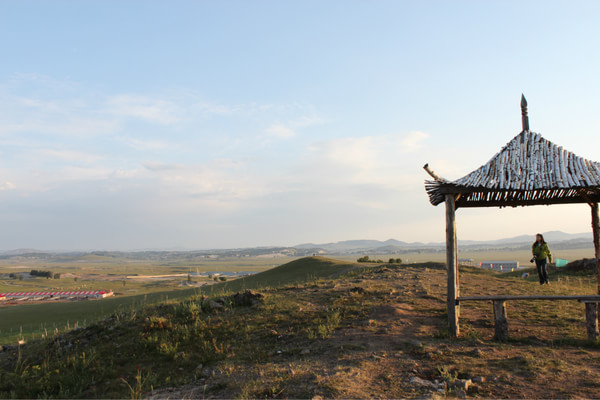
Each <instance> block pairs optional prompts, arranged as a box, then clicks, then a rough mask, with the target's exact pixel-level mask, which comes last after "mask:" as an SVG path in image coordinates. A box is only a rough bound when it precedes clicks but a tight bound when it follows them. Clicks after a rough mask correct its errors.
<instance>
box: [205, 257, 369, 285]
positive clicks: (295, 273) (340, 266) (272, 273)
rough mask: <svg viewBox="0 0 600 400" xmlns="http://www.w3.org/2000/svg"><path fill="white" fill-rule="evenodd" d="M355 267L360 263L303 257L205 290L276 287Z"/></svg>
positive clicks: (338, 273) (331, 275)
mask: <svg viewBox="0 0 600 400" xmlns="http://www.w3.org/2000/svg"><path fill="white" fill-rule="evenodd" d="M356 268H361V265H360V264H356V263H352V262H347V261H339V260H334V259H331V258H325V257H305V258H300V259H298V260H295V261H292V262H289V263H287V264H283V265H280V266H279V267H275V268H273V269H270V270H267V271H264V272H261V273H258V274H255V275H250V276H247V277H244V278H241V279H236V280H234V281H231V282H225V283H220V284H217V285H213V286H211V287H210V288H208V289H207V291H208V293H214V292H218V291H240V290H244V289H259V288H266V287H276V286H281V285H286V284H292V283H297V282H308V281H312V280H316V279H323V278H333V277H336V276H339V275H340V274H343V273H345V272H349V271H351V270H353V269H356Z"/></svg>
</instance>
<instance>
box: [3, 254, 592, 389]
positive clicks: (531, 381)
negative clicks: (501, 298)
mask: <svg viewBox="0 0 600 400" xmlns="http://www.w3.org/2000/svg"><path fill="white" fill-rule="evenodd" d="M461 273H462V274H461V279H462V282H463V284H464V287H465V289H467V288H469V290H473V291H487V290H489V289H490V288H494V289H497V290H500V291H502V292H505V293H515V292H519V293H520V292H522V291H533V290H538V289H540V288H539V287H538V286H536V285H534V282H533V283H532V282H528V281H525V280H522V279H520V278H517V277H508V276H503V275H501V274H498V273H491V272H487V271H484V272H482V271H481V270H478V269H476V268H463V269H461ZM261 275H262V276H261ZM261 275H255V276H252V277H248V278H246V279H245V280H239V281H237V282H234V281H232V282H225V283H222V284H219V285H214V286H213V287H211V288H207V290H208V289H210V290H211V293H210V296H209V299H210V300H212V301H219V298H220V297H224V301H223V304H224V307H223V309H221V310H220V311H214V310H211V308H210V302H209V301H208V300H205V299H204V298H203V296H202V295H203V294H205V293H208V292H204V293H201V292H200V291H198V293H197V294H193V293H191V291H190V292H189V293H188V294H187V297H183V298H180V299H177V300H175V299H174V298H172V297H171V296H169V300H168V301H167V300H166V298H162V299H161V298H157V299H155V300H157V303H156V304H155V305H152V306H150V305H149V303H151V300H150V299H149V298H147V300H146V303H143V302H139V303H136V304H135V305H131V304H130V305H129V306H127V305H122V306H121V308H120V309H119V310H118V311H116V312H113V313H112V315H110V317H108V318H107V319H105V320H102V321H99V322H97V323H93V324H89V326H87V327H86V328H84V329H77V330H74V331H71V332H67V333H61V334H58V335H55V334H54V333H52V332H49V335H48V337H46V338H45V339H43V340H36V341H31V342H29V343H28V344H27V345H26V346H24V347H22V348H20V349H19V351H17V350H16V349H12V350H10V351H6V352H3V353H2V356H0V371H2V373H0V398H36V397H41V398H142V397H143V396H147V395H148V394H149V391H150V390H151V388H162V387H177V386H181V385H184V384H192V385H193V387H194V388H196V390H197V391H196V392H195V393H194V394H193V395H192V394H190V393H183V392H173V393H170V394H166V393H164V392H163V393H162V395H163V396H164V397H167V396H168V397H170V398H199V397H212V398H266V397H268V398H314V397H316V396H321V397H324V398H375V397H377V398H423V397H426V396H427V395H428V394H431V393H430V392H424V391H423V388H420V387H418V386H415V385H413V384H412V383H411V378H412V377H413V376H415V375H417V376H419V377H422V378H426V379H427V380H430V381H433V380H434V379H439V380H442V381H444V382H446V383H447V384H448V385H451V384H452V383H453V382H455V381H457V380H459V379H468V378H472V377H475V376H483V377H485V378H486V381H485V382H484V383H483V384H476V385H474V387H473V388H471V389H469V391H468V393H467V394H468V395H469V396H474V397H481V398H519V397H521V398H532V397H540V398H542V397H543V398H550V397H553V394H556V393H559V394H560V396H559V397H565V394H569V393H571V394H572V396H573V397H581V398H589V397H594V396H595V395H596V393H597V383H598V382H600V371H598V369H597V368H594V367H593V365H595V364H593V363H594V362H597V360H599V359H600V356H599V354H600V353H599V351H600V350H597V349H596V348H595V347H594V345H590V344H588V343H587V342H586V341H585V339H583V338H584V337H585V330H584V326H583V322H582V316H583V314H582V310H581V305H580V304H577V303H575V302H573V304H571V303H567V302H563V303H564V305H558V304H554V303H551V302H549V303H544V302H538V303H535V304H533V303H531V304H530V303H527V302H521V303H519V305H518V308H517V305H516V304H512V303H511V307H510V309H509V319H510V326H511V338H512V340H511V341H509V342H507V343H497V342H494V341H493V340H492V339H491V335H492V334H493V325H492V324H491V323H490V319H491V318H493V317H492V311H491V309H490V305H489V304H479V303H477V304H475V303H472V305H470V306H468V307H467V306H465V307H462V308H461V324H462V325H461V327H462V328H463V336H462V337H461V338H459V339H458V340H454V339H449V338H448V334H447V331H446V330H445V329H444V327H445V326H446V314H445V298H444V293H445V285H444V283H445V278H446V274H445V270H444V266H443V264H436V263H423V264H414V265H413V264H411V265H380V266H377V265H368V266H367V265H360V264H355V263H351V262H339V261H335V260H330V259H325V258H321V257H311V258H306V259H300V260H297V261H295V262H291V263H288V264H285V265H282V266H281V267H278V268H275V269H273V270H269V271H265V272H264V273H262V274H261ZM257 277H258V278H257ZM259 278H262V279H259ZM564 285H565V287H564V288H560V290H564V291H565V292H568V291H578V290H579V287H578V286H577V285H578V282H577V281H573V280H571V281H570V282H569V283H568V284H567V283H566V282H565V283H564ZM572 285H575V286H572ZM250 287H254V288H262V289H260V292H261V293H262V294H264V300H263V303H262V304H261V305H258V306H251V307H247V306H235V305H234V304H233V302H232V300H231V298H230V297H228V296H229V295H230V294H231V293H233V292H236V291H240V290H242V289H245V288H250ZM541 289H542V290H547V289H551V290H559V288H556V289H555V286H551V287H550V288H547V287H543V288H541ZM178 293H179V294H182V295H184V294H185V291H180V292H178ZM139 298H140V296H138V299H139ZM115 300H116V299H115ZM115 300H113V301H115ZM130 300H131V299H130ZM105 301H106V300H105ZM90 303H92V302H90ZM94 303H96V304H109V303H104V302H100V301H98V302H94ZM466 304H467V303H465V305H466ZM479 306H481V307H479ZM517 310H519V311H518V312H517ZM48 311H50V310H48ZM105 311H106V310H105ZM0 320H1V318H0ZM571 325H572V326H571ZM563 337H564V338H567V339H570V341H566V340H565V339H562V338H563ZM571 338H572V339H571ZM415 339H416V340H415ZM415 343H416V344H415ZM573 346H575V347H573ZM590 365H591V367H590ZM569 374H570V375H569ZM582 376H583V377H584V378H585V382H586V385H588V386H585V385H581V384H580V383H579V381H578V380H577V379H576V377H582ZM496 377H497V378H498V379H495V378H496ZM558 388H560V390H564V391H563V392H557V391H556V390H557V389H558ZM453 390H454V389H453V388H452V387H451V386H448V387H447V388H446V392H444V393H441V394H440V395H442V396H444V395H450V396H454V395H455V394H456V393H455V392H453Z"/></svg>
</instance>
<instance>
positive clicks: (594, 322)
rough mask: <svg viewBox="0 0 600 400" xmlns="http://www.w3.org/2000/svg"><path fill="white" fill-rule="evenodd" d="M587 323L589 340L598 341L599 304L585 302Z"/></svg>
mask: <svg viewBox="0 0 600 400" xmlns="http://www.w3.org/2000/svg"><path fill="white" fill-rule="evenodd" d="M585 322H586V327H587V334H588V339H589V340H596V339H598V303H593V302H585Z"/></svg>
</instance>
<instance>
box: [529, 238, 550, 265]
mask: <svg viewBox="0 0 600 400" xmlns="http://www.w3.org/2000/svg"><path fill="white" fill-rule="evenodd" d="M531 252H532V253H533V256H534V257H535V259H536V260H538V261H542V260H545V259H546V257H548V260H549V261H550V262H552V253H550V249H549V248H548V243H544V244H542V245H539V244H538V243H537V242H536V243H534V244H533V245H532V246H531Z"/></svg>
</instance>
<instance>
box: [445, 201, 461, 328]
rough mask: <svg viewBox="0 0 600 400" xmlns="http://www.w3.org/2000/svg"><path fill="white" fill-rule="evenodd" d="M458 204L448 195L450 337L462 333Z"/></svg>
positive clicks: (447, 232)
mask: <svg viewBox="0 0 600 400" xmlns="http://www.w3.org/2000/svg"><path fill="white" fill-rule="evenodd" d="M455 211H456V204H455V200H454V195H453V194H447V195H446V269H447V272H448V299H447V302H448V327H449V329H450V335H451V336H453V337H457V336H458V335H459V333H460V329H459V326H458V315H459V313H460V309H459V306H458V305H457V304H456V298H457V297H458V280H457V278H458V273H457V272H458V265H457V251H456V249H457V246H456V216H455Z"/></svg>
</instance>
